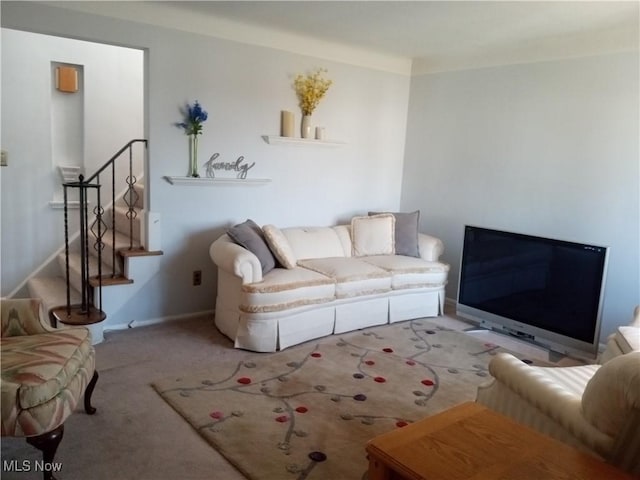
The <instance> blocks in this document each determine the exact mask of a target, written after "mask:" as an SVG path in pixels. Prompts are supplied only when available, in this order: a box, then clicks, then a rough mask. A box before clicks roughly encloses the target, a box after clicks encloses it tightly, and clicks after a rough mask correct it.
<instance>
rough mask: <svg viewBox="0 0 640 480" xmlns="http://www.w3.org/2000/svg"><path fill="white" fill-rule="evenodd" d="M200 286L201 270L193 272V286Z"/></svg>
mask: <svg viewBox="0 0 640 480" xmlns="http://www.w3.org/2000/svg"><path fill="white" fill-rule="evenodd" d="M201 284H202V270H194V271H193V285H194V286H196V287H197V286H198V285H201Z"/></svg>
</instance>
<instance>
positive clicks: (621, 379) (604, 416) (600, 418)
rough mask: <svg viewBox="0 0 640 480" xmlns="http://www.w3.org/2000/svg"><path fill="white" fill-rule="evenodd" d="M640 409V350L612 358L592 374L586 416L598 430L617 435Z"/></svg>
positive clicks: (585, 395)
mask: <svg viewBox="0 0 640 480" xmlns="http://www.w3.org/2000/svg"><path fill="white" fill-rule="evenodd" d="M633 410H640V352H632V353H627V354H625V355H620V356H618V357H615V358H612V359H611V360H609V361H608V362H607V363H605V364H604V365H602V366H601V367H600V369H599V370H598V371H597V372H596V373H595V374H594V375H593V377H591V380H589V383H587V386H586V388H585V389H584V393H583V394H582V411H583V412H584V416H585V418H586V419H587V420H588V421H589V422H590V423H591V424H592V425H594V426H595V427H596V428H598V430H600V431H602V432H605V433H606V434H607V435H610V436H612V437H614V436H616V435H617V434H618V433H619V432H620V431H621V430H622V428H623V427H624V425H625V422H626V421H627V420H628V419H629V418H630V417H631V415H632V411H633Z"/></svg>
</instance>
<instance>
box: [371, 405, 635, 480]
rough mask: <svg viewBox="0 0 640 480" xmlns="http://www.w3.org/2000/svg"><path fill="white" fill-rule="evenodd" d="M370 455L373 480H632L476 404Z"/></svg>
mask: <svg viewBox="0 0 640 480" xmlns="http://www.w3.org/2000/svg"><path fill="white" fill-rule="evenodd" d="M366 450H367V453H368V454H369V480H395V479H412V480H421V479H434V480H436V479H438V480H441V479H473V480H499V479H518V480H528V479H531V480H540V479H545V480H546V479H554V478H562V479H569V478H575V479H582V480H589V479H592V480H602V479H607V480H622V479H624V480H630V479H631V478H632V477H631V476H630V475H627V474H626V473H624V472H623V471H621V470H619V469H617V468H615V467H614V466H612V465H609V464H607V463H605V462H603V461H601V460H599V459H597V458H596V457H594V456H592V455H589V454H588V453H584V452H581V451H579V450H576V449H575V448H573V447H571V446H569V445H567V444H564V443H561V442H560V441H558V440H555V439H553V438H551V437H548V436H546V435H543V434H541V433H538V432H536V431H535V430H532V429H531V428H529V427H527V426H524V425H521V424H519V423H516V422H515V421H513V420H511V419H509V418H507V417H505V416H504V415H501V414H499V413H496V412H494V411H492V410H489V409H488V408H486V407H484V406H482V405H480V404H477V403H474V402H469V403H463V404H461V405H458V406H456V407H453V408H451V409H449V410H446V411H444V412H442V413H440V414H437V415H434V416H431V417H428V418H425V419H423V420H420V421H418V422H416V423H413V424H410V425H407V426H406V427H403V428H398V429H396V430H393V431H391V432H387V433H385V434H383V435H380V436H378V437H376V438H374V439H373V440H371V441H370V442H369V443H368V444H367V446H366Z"/></svg>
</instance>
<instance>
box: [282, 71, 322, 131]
mask: <svg viewBox="0 0 640 480" xmlns="http://www.w3.org/2000/svg"><path fill="white" fill-rule="evenodd" d="M325 72H327V70H326V69H324V68H318V69H317V70H315V71H314V72H313V73H309V74H307V75H301V74H298V75H296V78H295V80H294V83H293V86H294V88H295V90H296V94H297V95H298V102H299V103H298V104H299V105H300V110H302V123H301V132H300V133H301V135H302V138H313V133H312V127H311V114H312V113H313V111H314V110H315V109H316V107H317V106H318V103H320V100H322V98H323V97H324V96H325V94H326V93H327V90H329V87H330V86H331V84H332V83H333V82H332V81H331V80H329V79H327V78H323V73H325ZM283 136H284V135H283Z"/></svg>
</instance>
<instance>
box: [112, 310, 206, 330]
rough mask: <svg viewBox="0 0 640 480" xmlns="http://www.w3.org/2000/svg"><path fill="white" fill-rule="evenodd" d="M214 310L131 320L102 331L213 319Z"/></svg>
mask: <svg viewBox="0 0 640 480" xmlns="http://www.w3.org/2000/svg"><path fill="white" fill-rule="evenodd" d="M214 312H215V311H214V310H203V311H200V312H193V313H185V314H180V315H169V316H166V317H158V318H149V319H146V320H131V321H130V322H129V323H118V324H115V325H105V328H104V331H105V332H108V331H114V330H128V329H130V328H138V327H148V326H150V325H157V324H160V323H168V322H174V321H177V320H189V319H191V318H197V317H204V316H207V315H210V316H211V318H212V319H213V315H214Z"/></svg>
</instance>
